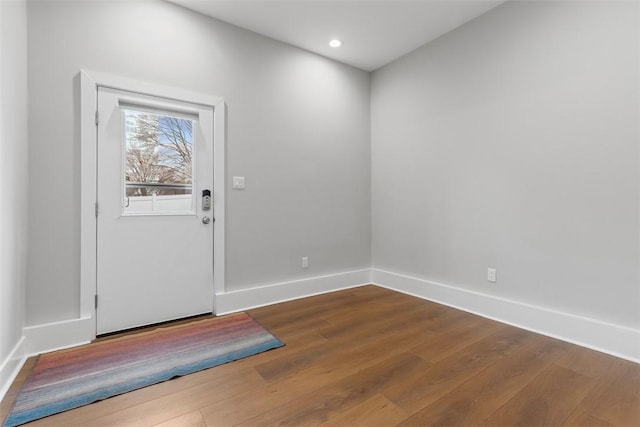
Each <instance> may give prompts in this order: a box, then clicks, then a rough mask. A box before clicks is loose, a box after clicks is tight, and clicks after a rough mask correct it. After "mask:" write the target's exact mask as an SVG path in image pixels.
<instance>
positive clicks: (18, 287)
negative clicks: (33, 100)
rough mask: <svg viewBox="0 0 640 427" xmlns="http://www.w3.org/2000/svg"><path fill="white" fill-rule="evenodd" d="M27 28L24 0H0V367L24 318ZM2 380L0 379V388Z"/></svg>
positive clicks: (19, 331) (16, 338)
mask: <svg viewBox="0 0 640 427" xmlns="http://www.w3.org/2000/svg"><path fill="white" fill-rule="evenodd" d="M26 28H27V12H26V4H25V2H24V1H15V2H0V368H3V367H4V366H3V363H4V362H6V361H7V357H8V355H9V353H10V352H11V351H12V349H13V348H14V346H15V345H16V344H17V343H18V341H19V340H20V337H21V336H22V326H23V321H24V288H25V266H26V250H27V247H26V235H27V221H26V218H27V190H28V188H27V179H28V176H27V78H26V76H27V31H26ZM20 356H22V355H21V354H20V355H18V357H20ZM5 373H6V374H10V372H5ZM2 379H3V380H4V378H2ZM2 385H3V384H2V381H0V389H1V388H2ZM0 397H1V394H0Z"/></svg>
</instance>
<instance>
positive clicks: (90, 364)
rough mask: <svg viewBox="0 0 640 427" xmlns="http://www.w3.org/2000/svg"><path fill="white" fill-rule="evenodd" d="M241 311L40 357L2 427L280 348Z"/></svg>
mask: <svg viewBox="0 0 640 427" xmlns="http://www.w3.org/2000/svg"><path fill="white" fill-rule="evenodd" d="M282 345H283V344H282V342H280V340H278V339H277V338H275V337H274V336H273V335H271V334H270V333H269V332H268V331H266V330H265V329H264V328H263V327H262V326H260V325H259V324H258V323H257V322H256V321H255V320H253V319H252V318H251V317H250V316H248V315H247V314H245V313H240V314H235V315H231V316H225V317H219V318H208V319H205V320H199V321H194V322H191V323H188V324H184V325H178V326H169V327H159V328H158V329H155V330H153V331H150V332H142V333H139V334H135V335H127V336H123V337H121V338H114V339H112V340H106V341H101V342H97V343H91V344H86V345H83V346H80V347H75V348H71V349H67V350H60V351H56V352H53V353H48V354H43V355H41V356H40V358H39V359H38V361H37V362H36V365H35V366H34V368H33V370H32V372H31V374H30V375H29V377H28V378H27V380H26V381H25V383H24V385H23V386H22V390H20V393H19V394H18V396H17V398H16V400H15V403H14V405H13V408H12V409H11V412H10V413H9V416H8V417H7V419H6V421H5V424H4V425H5V426H6V427H9V426H17V425H20V424H23V423H26V422H29V421H33V420H36V419H38V418H43V417H46V416H49V415H53V414H57V413H59V412H63V411H66V410H69V409H73V408H77V407H79V406H83V405H87V404H89V403H92V402H96V401H98V400H102V399H106V398H108V397H112V396H116V395H118V394H122V393H126V392H128V391H132V390H135V389H138V388H142V387H146V386H148V385H151V384H156V383H159V382H162V381H166V380H169V379H171V378H173V377H176V376H181V375H187V374H190V373H193V372H197V371H200V370H202V369H207V368H210V367H212V366H217V365H221V364H223V363H226V362H230V361H233V360H237V359H241V358H243V357H247V356H251V355H254V354H257V353H261V352H263V351H266V350H270V349H272V348H277V347H280V346H282Z"/></svg>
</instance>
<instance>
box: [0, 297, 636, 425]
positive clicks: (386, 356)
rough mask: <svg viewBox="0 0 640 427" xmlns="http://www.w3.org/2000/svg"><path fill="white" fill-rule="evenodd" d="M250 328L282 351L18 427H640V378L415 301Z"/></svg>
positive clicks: (316, 309)
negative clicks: (270, 336)
mask: <svg viewBox="0 0 640 427" xmlns="http://www.w3.org/2000/svg"><path fill="white" fill-rule="evenodd" d="M249 314H250V315H251V316H253V317H254V318H255V319H256V320H257V321H258V322H259V323H261V324H262V325H263V326H264V327H266V328H268V329H269V330H270V331H271V332H272V333H274V334H275V335H276V336H278V338H280V339H281V340H282V341H283V342H284V343H285V344H286V346H285V347H282V348H279V349H275V350H271V351H268V352H266V353H262V354H259V355H256V356H253V357H250V358H247V359H243V360H240V361H236V362H232V363H229V364H226V365H222V366H218V367H215V368H212V369H208V370H205V371H202V372H198V373H195V374H192V375H188V376H185V377H181V378H177V379H174V380H171V381H168V382H165V383H161V384H157V385H154V386H151V387H146V388H144V389H141V390H137V391H134V392H131V393H127V394H124V395H121V396H116V397H113V398H110V399H107V400H104V401H101V402H97V403H94V404H92V405H88V406H84V407H82V408H78V409H75V410H72V411H68V412H64V413H62V414H58V415H54V416H51V417H48V418H45V419H42V420H39V421H35V422H33V423H30V424H28V425H30V426H65V427H66V426H163V427H178V426H179V427H182V426H185V427H189V426H275V425H288V426H311V425H312V426H333V427H339V426H395V425H403V426H476V425H478V426H564V425H566V426H594V427H600V426H609V427H611V426H621V427H627V426H628V427H634V426H640V365H638V364H635V363H632V362H628V361H625V360H622V359H618V358H615V357H612V356H608V355H605V354H602V353H599V352H596V351H592V350H588V349H585V348H581V347H578V346H575V345H572V344H568V343H565V342H562V341H558V340H554V339H551V338H548V337H544V336H541V335H537V334H534V333H530V332H527V331H523V330H521V329H518V328H514V327H511V326H507V325H503V324H500V323H498V322H494V321H491V320H487V319H484V318H482V317H478V316H474V315H472V314H468V313H465V312H462V311H459V310H455V309H451V308H448V307H445V306H441V305H438V304H434V303H431V302H428V301H424V300H421V299H418V298H414V297H411V296H407V295H404V294H400V293H397V292H393V291H389V290H386V289H383V288H379V287H376V286H363V287H360V288H355V289H350V290H345V291H340V292H334V293H330V294H325V295H320V296H315V297H311V298H306V299H302V300H297V301H292V302H287V303H282V304H277V305H273V306H269V307H263V308H258V309H255V310H250V311H249ZM32 363H33V362H32V361H30V362H29V363H27V364H26V365H25V367H24V368H23V370H22V372H21V373H20V376H19V377H18V379H17V380H16V382H15V383H14V385H13V387H12V389H11V390H10V392H9V393H8V394H7V396H6V398H5V400H4V401H3V402H2V409H1V413H0V416H1V417H0V419H4V418H5V417H6V415H7V412H8V410H9V407H10V405H11V402H12V401H13V399H14V398H15V395H16V393H17V390H18V389H19V386H20V384H21V382H22V381H24V378H26V375H27V374H28V372H29V369H31V366H32Z"/></svg>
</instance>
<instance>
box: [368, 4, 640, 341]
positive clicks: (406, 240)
mask: <svg viewBox="0 0 640 427" xmlns="http://www.w3.org/2000/svg"><path fill="white" fill-rule="evenodd" d="M638 16H639V15H638V4H637V3H636V2H620V3H616V2H566V3H563V2H508V3H506V4H504V5H502V6H500V7H498V8H496V9H494V10H492V11H490V12H489V13H487V14H485V15H483V16H481V17H479V18H478V19H476V20H474V21H472V22H470V23H468V24H467V25H464V26H463V27H461V28H459V29H457V30H455V31H453V32H451V33H449V34H447V35H446V36H444V37H442V38H440V39H438V40H437V41H435V42H433V43H431V44H429V45H426V46H424V47H422V48H420V49H418V50H416V51H414V52H412V53H411V54H409V55H407V56H405V57H403V58H401V59H400V60H398V61H396V62H394V63H392V64H390V65H388V66H386V67H384V68H382V69H380V70H378V71H376V72H375V73H374V74H373V77H372V93H371V98H372V107H371V110H372V113H371V114H372V115H371V122H372V159H373V161H372V221H373V235H372V247H373V249H372V253H373V255H372V256H373V265H374V267H377V268H380V269H384V270H388V271H391V272H395V273H404V274H406V275H410V276H415V277H418V278H422V279H427V280H431V281H435V282H439V283H443V284H447V285H452V286H456V287H461V288H465V289H469V290H472V291H476V292H481V293H485V294H490V295H496V296H500V297H505V298H509V299H513V300H516V301H520V302H524V303H530V304H534V305H540V306H544V307H548V308H551V309H557V310H561V311H565V312H569V313H573V314H576V315H584V316H588V317H592V318H596V319H600V320H603V321H606V322H612V323H615V324H619V325H626V326H631V327H634V328H638V326H640V322H639V319H638V316H639V314H638V313H639V310H638V307H639V303H640V297H639V283H640V280H639V277H638V274H639V273H638V272H639V265H638V259H639V254H638V238H639V225H638V221H639V212H638V195H639V185H638V183H639V174H638V170H639V168H638V160H639V157H638V155H639V153H638V141H639V137H640V135H639V126H638V125H639V123H638V121H639V106H640V98H639V81H638V76H639V75H640V74H639V73H640V70H639V67H638V54H639V46H638ZM487 267H495V268H497V270H498V282H497V283H496V284H489V283H487V280H486V277H487Z"/></svg>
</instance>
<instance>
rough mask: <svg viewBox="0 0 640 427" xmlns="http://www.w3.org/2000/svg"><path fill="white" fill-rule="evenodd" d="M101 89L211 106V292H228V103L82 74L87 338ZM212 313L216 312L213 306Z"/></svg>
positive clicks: (92, 314) (91, 326)
mask: <svg viewBox="0 0 640 427" xmlns="http://www.w3.org/2000/svg"><path fill="white" fill-rule="evenodd" d="M98 87H108V88H113V89H119V90H123V91H128V92H136V93H140V94H143V95H152V96H160V97H163V98H168V99H174V100H177V101H184V102H189V103H193V104H201V105H205V106H210V107H212V108H213V126H214V140H213V145H214V147H213V151H214V177H213V179H214V188H213V217H214V218H215V222H214V224H213V226H214V233H213V236H214V237H213V254H214V258H213V264H214V266H213V288H214V301H217V298H216V295H219V294H222V293H224V290H225V269H224V267H225V261H224V258H225V244H224V242H225V177H226V165H225V163H226V162H225V145H226V118H225V116H226V107H225V103H224V99H223V98H220V97H215V96H210V95H206V94H202V93H198V92H192V91H189V90H185V89H181V88H176V87H171V86H165V85H160V84H155V83H149V82H143V81H138V80H134V79H130V78H127V77H121V76H114V75H111V74H105V73H100V72H95V71H89V70H81V71H80V88H81V90H80V95H81V100H80V138H81V145H80V147H81V148H80V159H81V184H80V187H81V188H80V191H81V193H80V307H79V311H80V318H81V319H86V320H89V319H92V321H90V322H86V323H84V324H85V325H87V326H86V328H87V329H88V330H86V331H85V333H86V334H87V335H89V336H90V337H93V338H95V336H96V323H95V319H96V297H95V296H96V289H97V281H96V280H97V252H96V248H97V240H96V230H97V222H96V201H97V190H96V189H97V127H96V122H97V119H98V118H97V114H96V112H97V99H98ZM213 312H214V314H215V313H216V312H217V309H216V306H215V304H214V306H213Z"/></svg>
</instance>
